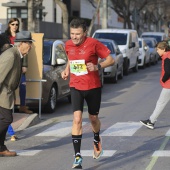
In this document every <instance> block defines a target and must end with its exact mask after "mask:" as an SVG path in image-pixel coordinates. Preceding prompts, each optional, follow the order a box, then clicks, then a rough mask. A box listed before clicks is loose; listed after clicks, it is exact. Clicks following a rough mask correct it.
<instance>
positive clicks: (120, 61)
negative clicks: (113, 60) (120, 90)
mask: <svg viewBox="0 0 170 170" xmlns="http://www.w3.org/2000/svg"><path fill="white" fill-rule="evenodd" d="M114 49H115V55H116V56H117V62H118V72H121V71H122V68H123V54H122V53H121V51H120V49H119V47H118V45H117V44H116V42H115V43H114Z"/></svg>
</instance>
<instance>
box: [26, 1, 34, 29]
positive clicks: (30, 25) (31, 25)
mask: <svg viewBox="0 0 170 170" xmlns="http://www.w3.org/2000/svg"><path fill="white" fill-rule="evenodd" d="M27 3H28V30H29V31H31V32H34V22H33V0H28V1H27Z"/></svg>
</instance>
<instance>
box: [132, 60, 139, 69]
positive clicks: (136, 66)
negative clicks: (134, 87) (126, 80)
mask: <svg viewBox="0 0 170 170" xmlns="http://www.w3.org/2000/svg"><path fill="white" fill-rule="evenodd" d="M132 70H133V72H138V61H136V65H135V67H133V68H132Z"/></svg>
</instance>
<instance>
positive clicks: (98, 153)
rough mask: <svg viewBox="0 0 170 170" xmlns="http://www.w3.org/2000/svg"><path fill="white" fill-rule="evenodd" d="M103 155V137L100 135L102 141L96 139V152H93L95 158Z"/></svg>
mask: <svg viewBox="0 0 170 170" xmlns="http://www.w3.org/2000/svg"><path fill="white" fill-rule="evenodd" d="M102 155H103V149H102V139H101V137H100V141H99V142H98V141H94V152H93V158H94V159H99V158H100V157H101V156H102Z"/></svg>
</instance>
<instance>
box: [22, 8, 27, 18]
mask: <svg viewBox="0 0 170 170" xmlns="http://www.w3.org/2000/svg"><path fill="white" fill-rule="evenodd" d="M21 18H23V19H24V18H28V14H27V9H21Z"/></svg>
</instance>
